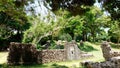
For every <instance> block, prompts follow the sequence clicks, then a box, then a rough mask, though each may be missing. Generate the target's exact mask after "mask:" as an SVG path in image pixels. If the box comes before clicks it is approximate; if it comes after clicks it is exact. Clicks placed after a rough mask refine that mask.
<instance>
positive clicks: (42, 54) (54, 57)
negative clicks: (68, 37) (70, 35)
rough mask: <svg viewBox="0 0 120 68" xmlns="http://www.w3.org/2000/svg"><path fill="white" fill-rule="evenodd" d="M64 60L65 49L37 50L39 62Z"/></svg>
mask: <svg viewBox="0 0 120 68" xmlns="http://www.w3.org/2000/svg"><path fill="white" fill-rule="evenodd" d="M41 59H42V60H41ZM65 60H66V52H65V49H55V50H42V51H38V61H39V63H48V62H58V61H65Z"/></svg>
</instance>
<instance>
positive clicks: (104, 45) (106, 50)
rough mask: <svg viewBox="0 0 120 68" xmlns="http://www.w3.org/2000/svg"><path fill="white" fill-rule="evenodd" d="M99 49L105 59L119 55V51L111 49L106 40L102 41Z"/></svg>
mask: <svg viewBox="0 0 120 68" xmlns="http://www.w3.org/2000/svg"><path fill="white" fill-rule="evenodd" d="M101 49H102V52H103V57H104V58H105V60H109V59H110V58H112V57H117V56H120V52H118V51H114V50H112V49H111V46H110V45H109V43H108V42H103V43H102V45H101Z"/></svg>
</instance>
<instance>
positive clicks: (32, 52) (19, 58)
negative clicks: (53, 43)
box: [7, 42, 92, 65]
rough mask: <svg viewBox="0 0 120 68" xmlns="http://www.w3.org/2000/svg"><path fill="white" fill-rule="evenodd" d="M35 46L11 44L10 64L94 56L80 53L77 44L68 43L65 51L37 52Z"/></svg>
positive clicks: (48, 50)
mask: <svg viewBox="0 0 120 68" xmlns="http://www.w3.org/2000/svg"><path fill="white" fill-rule="evenodd" d="M34 46H35V45H33V44H27V43H26V44H23V43H15V42H12V43H10V47H9V54H8V58H7V60H8V64H9V65H16V64H36V63H37V64H42V63H48V62H58V61H66V60H78V59H81V58H85V57H91V56H92V55H89V54H87V53H85V52H82V51H80V50H79V48H78V47H77V43H76V42H66V44H65V45H64V46H65V48H64V49H53V50H50V49H44V50H37V49H36V48H35V47H34Z"/></svg>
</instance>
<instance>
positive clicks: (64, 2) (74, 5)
mask: <svg viewBox="0 0 120 68" xmlns="http://www.w3.org/2000/svg"><path fill="white" fill-rule="evenodd" d="M46 1H47V3H49V4H50V6H51V7H52V11H56V10H59V9H60V8H62V9H67V10H68V11H69V12H71V13H72V14H73V15H78V14H83V13H84V12H85V11H87V10H88V8H83V7H81V6H83V5H84V6H91V5H93V4H94V3H95V0H46Z"/></svg>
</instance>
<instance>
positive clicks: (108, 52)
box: [81, 42, 120, 68]
mask: <svg viewBox="0 0 120 68" xmlns="http://www.w3.org/2000/svg"><path fill="white" fill-rule="evenodd" d="M101 48H102V52H103V57H104V58H105V60H106V61H104V62H92V61H87V62H81V64H82V66H83V67H85V68H120V52H117V51H113V50H112V49H111V47H110V45H109V43H108V42H103V43H102V45H101Z"/></svg>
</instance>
